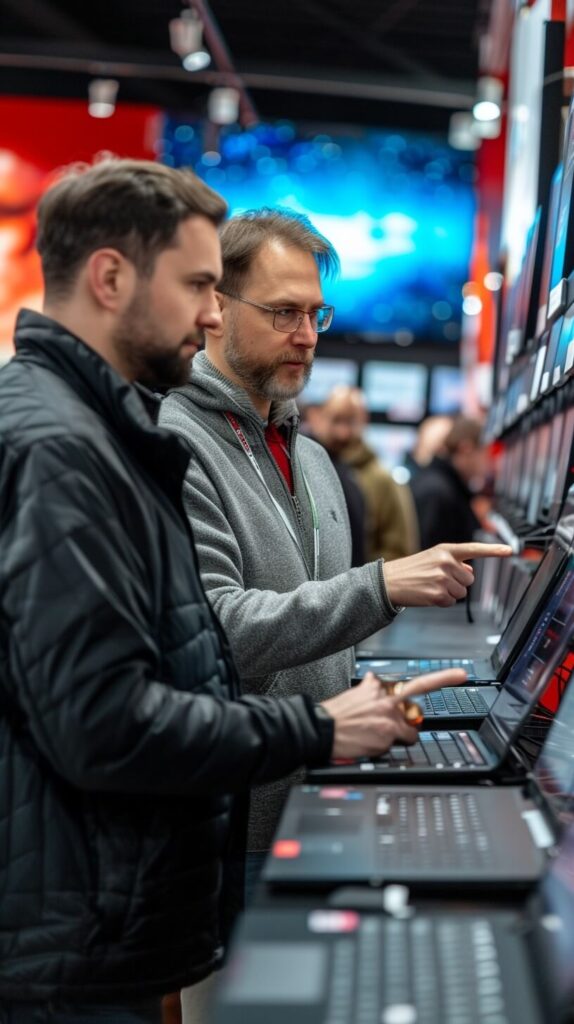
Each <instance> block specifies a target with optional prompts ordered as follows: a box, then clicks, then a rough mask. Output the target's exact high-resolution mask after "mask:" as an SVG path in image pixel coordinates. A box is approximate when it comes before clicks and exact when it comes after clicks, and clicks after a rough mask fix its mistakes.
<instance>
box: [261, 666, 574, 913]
mask: <svg viewBox="0 0 574 1024" xmlns="http://www.w3.org/2000/svg"><path fill="white" fill-rule="evenodd" d="M573 662H574V659H573V657H572V655H571V654H569V655H568V658H567V666H565V669H566V671H567V674H568V680H569V679H570V676H571V674H572V664H573ZM564 683H566V680H564ZM572 820H574V686H572V687H571V688H570V689H567V690H566V692H565V693H564V696H563V698H562V701H561V704H560V708H559V711H558V713H557V715H556V717H555V719H554V721H553V724H552V726H551V728H550V731H549V733H548V734H547V737H546V740H545V743H544V746H543V748H542V751H541V753H540V755H539V757H538V760H537V762H536V766H535V769H534V772H533V773H532V776H531V777H530V778H529V779H528V780H527V781H526V783H525V784H523V785H521V786H500V787H496V788H492V787H484V786H472V787H466V788H465V787H462V786H444V787H443V786H434V785H432V784H428V785H426V786H424V787H422V788H421V787H418V788H414V787H410V786H387V785H384V784H379V785H374V786H358V785H357V786H352V785H351V786H343V785H339V786H335V785H330V786H319V785H302V786H294V787H293V789H291V791H290V793H289V797H288V800H287V803H286V805H285V808H284V811H283V814H282V816H281V821H280V822H279V827H278V830H277V833H276V836H275V840H274V842H273V846H272V848H271V852H270V854H269V857H268V858H267V860H266V862H265V866H264V869H263V878H264V880H265V881H266V882H267V883H269V884H270V886H271V887H272V888H274V889H282V890H285V889H289V890H292V889H301V888H310V887H312V888H313V889H315V890H316V889H317V888H333V886H337V885H345V884H347V885H349V884H361V885H368V886H375V885H383V884H387V883H399V884H407V885H409V886H411V887H412V888H414V887H416V888H423V889H427V888H430V889H433V888H434V889H436V887H437V886H438V887H440V892H441V894H442V895H444V894H446V893H447V891H450V892H456V893H460V890H461V889H465V890H466V889H469V888H473V889H474V888H484V887H488V889H489V890H491V891H492V890H493V889H495V888H496V887H502V888H503V890H504V892H509V891H510V890H511V889H516V888H524V887H528V886H530V885H533V884H534V882H536V881H537V880H538V878H539V877H540V875H541V874H542V871H543V869H544V866H545V863H546V860H547V857H548V854H549V853H550V854H553V853H554V852H555V849H556V846H557V844H558V841H559V838H560V836H561V833H562V830H563V827H564V824H565V823H566V824H568V823H570V822H571V821H572Z"/></svg>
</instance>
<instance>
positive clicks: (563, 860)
mask: <svg viewBox="0 0 574 1024" xmlns="http://www.w3.org/2000/svg"><path fill="white" fill-rule="evenodd" d="M542 900H543V908H542V909H543V914H542V916H541V917H540V919H539V924H538V925H537V928H536V932H535V939H536V948H535V955H536V958H537V959H538V961H539V973H540V975H541V977H542V978H543V980H544V983H545V988H546V991H547V997H548V1002H549V1003H550V1004H551V1005H552V1011H551V1012H552V1013H553V1016H552V1017H549V1018H548V1019H549V1020H550V1019H552V1020H556V1021H558V1020H572V1017H571V1015H570V1014H571V1010H572V999H573V998H574V827H572V826H571V827H570V828H569V829H568V830H567V832H566V833H565V835H564V836H563V838H562V841H561V843H560V849H559V852H558V855H557V856H556V857H555V858H553V859H552V860H551V861H550V867H549V870H548V871H547V873H546V875H545V876H544V879H543V881H542ZM538 910H540V908H538ZM565 1011H568V1012H566V1015H565V1016H563V1014H564V1013H565Z"/></svg>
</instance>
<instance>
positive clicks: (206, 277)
mask: <svg viewBox="0 0 574 1024" xmlns="http://www.w3.org/2000/svg"><path fill="white" fill-rule="evenodd" d="M186 277H187V279H188V281H196V282H197V281H204V282H205V283H206V284H219V281H220V278H219V277H218V276H217V274H213V273H212V271H211V270H195V271H193V272H192V273H190V274H186Z"/></svg>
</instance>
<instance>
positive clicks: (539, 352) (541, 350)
mask: <svg viewBox="0 0 574 1024" xmlns="http://www.w3.org/2000/svg"><path fill="white" fill-rule="evenodd" d="M549 335H550V331H544V332H543V333H542V334H541V335H540V338H539V341H538V346H537V349H536V356H535V362H534V373H533V374H532V383H531V385H530V401H531V402H535V401H536V399H537V398H538V396H539V394H540V383H541V381H542V374H543V372H544V364H545V362H546V350H547V348H548V338H549Z"/></svg>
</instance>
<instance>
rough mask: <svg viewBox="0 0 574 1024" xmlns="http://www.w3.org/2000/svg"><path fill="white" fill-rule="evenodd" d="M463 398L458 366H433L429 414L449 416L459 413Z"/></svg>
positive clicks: (460, 373) (462, 381)
mask: <svg viewBox="0 0 574 1024" xmlns="http://www.w3.org/2000/svg"><path fill="white" fill-rule="evenodd" d="M463 398H464V377H463V373H462V370H461V368H460V366H433V368H432V370H431V384H430V401H429V413H430V414H431V416H435V415H437V416H440V415H445V416H451V415H454V414H456V413H459V412H460V410H461V408H462V403H463Z"/></svg>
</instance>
